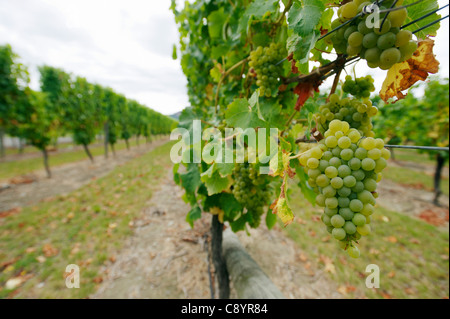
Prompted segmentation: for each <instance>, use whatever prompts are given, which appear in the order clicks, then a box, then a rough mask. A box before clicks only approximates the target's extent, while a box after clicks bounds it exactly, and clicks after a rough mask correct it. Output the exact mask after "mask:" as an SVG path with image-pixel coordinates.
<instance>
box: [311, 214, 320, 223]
mask: <svg viewBox="0 0 450 319" xmlns="http://www.w3.org/2000/svg"><path fill="white" fill-rule="evenodd" d="M311 220H312V221H313V222H320V216H317V215H313V216H311Z"/></svg>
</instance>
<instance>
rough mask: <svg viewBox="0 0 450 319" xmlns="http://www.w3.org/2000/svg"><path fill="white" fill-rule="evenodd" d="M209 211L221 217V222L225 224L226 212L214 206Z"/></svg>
mask: <svg viewBox="0 0 450 319" xmlns="http://www.w3.org/2000/svg"><path fill="white" fill-rule="evenodd" d="M209 211H210V213H211V214H213V215H219V221H220V222H221V223H222V224H223V215H224V211H223V210H222V209H220V208H219V207H215V206H214V207H211V208H210V210H209Z"/></svg>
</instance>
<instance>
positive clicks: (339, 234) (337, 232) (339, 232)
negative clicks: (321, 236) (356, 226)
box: [331, 228, 347, 240]
mask: <svg viewBox="0 0 450 319" xmlns="http://www.w3.org/2000/svg"><path fill="white" fill-rule="evenodd" d="M331 234H332V235H333V237H334V238H335V239H337V240H342V239H344V238H345V236H346V235H347V233H346V232H345V230H344V229H343V228H334V229H333V230H332V232H331Z"/></svg>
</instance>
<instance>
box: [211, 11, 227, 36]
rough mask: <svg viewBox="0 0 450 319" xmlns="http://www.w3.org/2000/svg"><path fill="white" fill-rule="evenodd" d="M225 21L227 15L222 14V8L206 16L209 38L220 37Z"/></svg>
mask: <svg viewBox="0 0 450 319" xmlns="http://www.w3.org/2000/svg"><path fill="white" fill-rule="evenodd" d="M227 19H228V15H227V14H225V13H224V11H223V7H222V8H220V9H219V10H217V11H214V12H212V13H211V14H210V15H209V16H208V32H209V36H210V37H211V38H213V39H214V38H220V37H221V36H222V29H223V25H224V23H225V22H226V21H227Z"/></svg>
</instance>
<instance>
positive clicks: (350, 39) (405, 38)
mask: <svg viewBox="0 0 450 319" xmlns="http://www.w3.org/2000/svg"><path fill="white" fill-rule="evenodd" d="M402 3H403V0H399V1H398V2H397V3H396V5H395V7H399V6H401V4H402ZM371 4H372V3H371V2H364V0H353V1H351V2H348V3H346V4H344V5H343V6H341V7H340V8H339V10H338V16H339V18H338V19H336V20H334V21H333V22H332V24H331V27H332V29H334V28H336V27H338V26H339V25H341V24H343V23H344V22H346V21H348V20H350V19H352V18H354V17H355V16H356V15H357V14H359V13H361V12H362V10H363V8H364V7H366V6H368V5H371ZM382 4H383V6H380V11H382V10H385V9H389V8H390V7H391V5H392V4H393V0H389V1H383V3H382ZM407 14H408V12H407V10H406V8H402V9H398V10H395V11H390V12H388V13H380V18H379V21H380V27H381V28H375V27H372V28H369V27H368V24H367V21H366V20H367V19H368V17H367V16H364V15H361V16H360V17H358V18H356V19H354V20H353V21H352V22H350V23H348V24H347V25H345V26H344V27H342V28H340V29H339V30H337V31H336V32H334V33H333V35H332V36H331V42H332V43H333V46H334V48H335V50H336V52H337V53H340V54H344V53H345V54H348V55H349V56H356V55H359V56H360V57H361V58H362V59H365V60H366V61H367V65H368V66H369V67H370V68H378V67H379V68H380V69H382V70H388V69H390V68H391V67H392V66H393V65H394V64H396V63H399V62H403V61H405V60H408V59H409V58H411V57H412V55H413V53H414V52H415V51H416V50H417V42H416V41H414V40H413V38H412V33H411V31H408V30H400V27H401V26H402V24H403V23H404V22H405V19H406V17H407ZM386 15H387V18H386V20H385V21H384V23H383V24H382V22H383V20H384V17H385V16H386Z"/></svg>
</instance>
